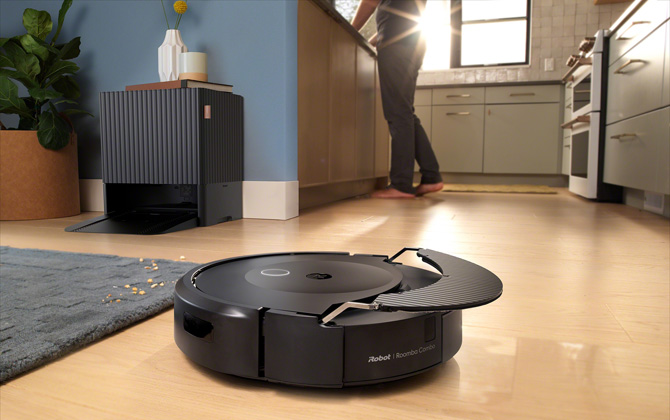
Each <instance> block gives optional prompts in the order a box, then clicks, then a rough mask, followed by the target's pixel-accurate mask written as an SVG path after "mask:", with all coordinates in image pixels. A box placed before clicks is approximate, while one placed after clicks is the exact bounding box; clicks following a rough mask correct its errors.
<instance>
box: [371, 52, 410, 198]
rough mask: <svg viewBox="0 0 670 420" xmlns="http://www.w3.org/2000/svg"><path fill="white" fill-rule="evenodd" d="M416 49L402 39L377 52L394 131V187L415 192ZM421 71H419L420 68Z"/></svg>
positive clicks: (385, 106)
mask: <svg viewBox="0 0 670 420" xmlns="http://www.w3.org/2000/svg"><path fill="white" fill-rule="evenodd" d="M414 53H415V50H414V49H413V48H411V47H410V46H407V45H402V44H400V43H398V44H393V45H389V46H386V47H384V48H381V49H380V50H379V52H378V66H379V82H380V88H381V96H382V107H383V109H384V118H386V121H387V122H388V124H389V132H390V134H391V171H390V178H391V183H390V186H391V188H394V189H396V190H398V191H401V192H403V193H406V194H414V193H415V189H414V187H413V186H412V181H413V177H414V152H415V139H414V136H415V127H414V123H415V117H414V105H413V103H414V89H415V87H416V76H415V75H414V74H413V73H414V69H415V63H414V62H413V60H412V58H413V57H412V55H413V54H414ZM417 74H418V72H417Z"/></svg>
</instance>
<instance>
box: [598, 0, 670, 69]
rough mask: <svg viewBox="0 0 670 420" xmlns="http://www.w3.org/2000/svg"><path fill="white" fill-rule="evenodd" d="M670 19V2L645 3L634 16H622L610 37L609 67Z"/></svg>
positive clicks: (662, 0) (657, 0) (664, 0)
mask: <svg viewBox="0 0 670 420" xmlns="http://www.w3.org/2000/svg"><path fill="white" fill-rule="evenodd" d="M668 17H670V2H669V1H668V0H648V1H645V2H643V3H642V4H641V5H640V7H639V8H638V9H637V11H635V12H634V14H633V15H631V16H628V17H625V16H622V18H621V20H622V21H621V23H620V24H619V25H618V28H617V29H615V30H614V32H613V33H612V34H611V36H610V58H609V65H610V66H611V65H612V64H614V62H615V61H616V60H618V59H619V57H621V56H622V55H623V54H625V53H626V52H628V50H630V49H631V48H632V47H633V46H635V45H636V44H637V43H639V42H640V41H641V40H643V39H644V38H646V37H647V35H649V34H650V33H651V32H652V31H654V30H655V29H656V28H658V27H659V26H660V25H661V24H663V22H665V21H666V20H667V19H668Z"/></svg>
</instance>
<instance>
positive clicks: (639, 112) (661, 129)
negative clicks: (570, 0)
mask: <svg viewBox="0 0 670 420" xmlns="http://www.w3.org/2000/svg"><path fill="white" fill-rule="evenodd" d="M652 11H653V13H652ZM669 19H670V3H669V2H667V1H656V0H650V1H648V2H645V3H643V4H642V5H641V7H640V8H639V9H638V10H637V11H633V13H632V14H631V15H630V16H624V17H622V18H621V19H620V20H619V21H618V22H619V23H618V25H619V27H618V28H615V29H614V31H613V34H612V37H611V39H610V57H611V59H610V66H609V69H608V75H609V86H608V90H607V126H606V129H605V156H604V164H603V180H604V181H605V182H607V183H610V184H614V185H620V186H623V187H627V188H633V189H637V190H642V191H650V192H654V193H660V194H670V158H669V156H670V93H669V91H668V89H670V87H669V86H668V85H669V84H670V58H669V56H670V52H669V51H668V50H669V49H670V21H669ZM638 22H642V23H638ZM635 26H639V27H640V28H639V29H637V30H636V28H635ZM642 28H644V30H642ZM622 34H623V35H622ZM627 34H632V35H630V36H629V35H627ZM623 44H625V46H623Z"/></svg>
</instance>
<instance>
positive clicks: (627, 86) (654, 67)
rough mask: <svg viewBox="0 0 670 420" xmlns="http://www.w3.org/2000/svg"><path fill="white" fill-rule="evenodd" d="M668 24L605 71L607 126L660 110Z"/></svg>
mask: <svg viewBox="0 0 670 420" xmlns="http://www.w3.org/2000/svg"><path fill="white" fill-rule="evenodd" d="M668 27H669V24H665V25H663V26H661V27H660V28H658V29H656V30H655V31H654V32H653V33H651V35H649V36H648V37H647V38H645V39H644V40H643V41H642V42H640V43H639V44H638V45H636V46H635V47H633V48H632V49H631V50H630V51H628V52H627V53H626V54H624V55H622V56H621V57H620V58H619V59H618V60H617V61H615V62H614V63H612V65H611V66H610V67H609V70H608V81H609V82H608V83H609V86H608V89H607V98H608V107H607V123H608V124H611V123H614V122H616V121H620V120H622V119H624V118H630V117H632V116H634V115H636V114H639V113H640V110H651V109H657V108H659V107H661V104H662V102H663V91H662V89H660V88H661V87H662V86H663V65H664V54H665V49H664V47H663V46H664V45H665V35H666V31H667V29H668Z"/></svg>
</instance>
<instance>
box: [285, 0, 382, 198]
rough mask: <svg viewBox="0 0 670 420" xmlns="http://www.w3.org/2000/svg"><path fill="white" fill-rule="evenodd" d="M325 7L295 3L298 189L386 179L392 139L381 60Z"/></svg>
mask: <svg viewBox="0 0 670 420" xmlns="http://www.w3.org/2000/svg"><path fill="white" fill-rule="evenodd" d="M324 7H326V5H324V3H323V2H313V1H299V2H298V181H299V183H300V188H304V187H316V186H327V185H332V184H342V183H347V182H357V181H361V180H371V179H374V178H375V177H382V176H387V175H388V159H389V157H388V153H389V147H388V138H389V137H388V127H387V126H386V122H385V121H384V118H383V114H382V110H381V101H380V100H379V96H380V93H379V87H378V78H377V77H376V73H377V71H376V55H375V54H374V52H372V50H371V49H370V48H369V46H368V45H366V44H365V42H364V41H362V38H361V37H360V36H356V34H355V33H352V31H353V29H352V28H351V27H349V26H348V24H346V23H345V22H342V21H341V18H338V17H337V16H336V15H334V14H333V13H331V14H329V13H328V12H327V10H326V9H324ZM352 191H353V190H352ZM357 193H361V192H360V191H358V192H357ZM301 194H302V193H301ZM351 195H355V193H352V194H351ZM338 198H344V197H342V196H340V197H338ZM301 200H302V198H301ZM331 201H332V200H331ZM301 205H302V202H301Z"/></svg>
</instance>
